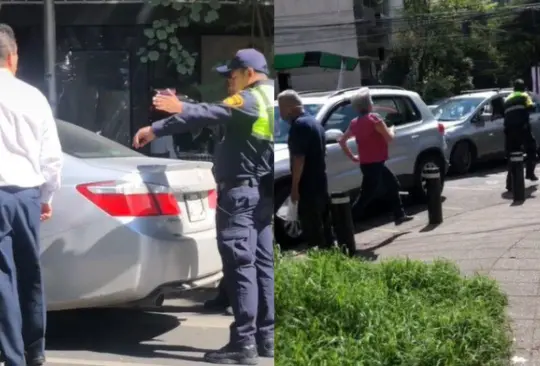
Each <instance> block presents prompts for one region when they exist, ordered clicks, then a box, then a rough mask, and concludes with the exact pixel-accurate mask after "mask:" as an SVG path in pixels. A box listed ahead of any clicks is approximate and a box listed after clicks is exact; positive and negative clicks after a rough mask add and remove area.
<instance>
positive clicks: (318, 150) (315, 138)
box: [288, 113, 328, 196]
mask: <svg viewBox="0 0 540 366" xmlns="http://www.w3.org/2000/svg"><path fill="white" fill-rule="evenodd" d="M288 145H289V152H290V154H291V170H292V157H293V156H295V155H296V156H304V157H305V158H304V170H303V171H302V177H301V178H300V184H299V190H300V195H301V196H302V195H306V194H316V195H320V194H327V193H328V182H327V178H326V159H325V158H326V137H325V135H324V128H323V127H322V125H321V124H320V123H319V122H318V121H317V120H316V119H315V117H313V116H312V115H310V114H307V113H304V114H302V115H301V116H299V117H298V118H296V119H295V120H294V121H293V122H292V123H291V128H290V130H289V140H288Z"/></svg>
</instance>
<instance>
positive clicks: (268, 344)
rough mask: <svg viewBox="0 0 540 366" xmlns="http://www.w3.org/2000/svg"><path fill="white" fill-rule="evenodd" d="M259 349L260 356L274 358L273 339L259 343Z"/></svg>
mask: <svg viewBox="0 0 540 366" xmlns="http://www.w3.org/2000/svg"><path fill="white" fill-rule="evenodd" d="M257 349H258V350H259V356H261V357H267V358H274V340H273V339H272V338H270V339H265V340H263V341H261V342H259V343H258V345H257Z"/></svg>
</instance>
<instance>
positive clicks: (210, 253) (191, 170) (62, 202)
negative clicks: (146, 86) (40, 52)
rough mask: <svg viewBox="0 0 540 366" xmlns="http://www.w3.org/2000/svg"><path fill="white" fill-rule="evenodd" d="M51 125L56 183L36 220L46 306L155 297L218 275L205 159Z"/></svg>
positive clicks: (158, 299)
mask: <svg viewBox="0 0 540 366" xmlns="http://www.w3.org/2000/svg"><path fill="white" fill-rule="evenodd" d="M57 126H58V133H59V136H60V141H61V143H62V148H63V151H64V157H65V163H64V169H63V177H62V187H61V189H60V190H59V192H57V193H56V195H55V198H54V202H53V209H54V214H53V217H52V218H51V219H50V220H49V221H47V222H45V223H44V224H43V225H42V229H41V245H42V248H41V260H42V266H43V276H44V281H45V286H46V295H47V302H48V306H49V310H62V309H73V308H88V307H103V306H112V305H124V304H133V305H135V304H145V305H146V304H148V302H151V303H158V304H159V302H161V301H162V300H163V296H164V295H166V294H167V293H168V292H169V291H179V290H189V289H192V288H195V287H199V286H205V285H210V284H214V283H216V282H217V281H219V280H220V279H221V277H222V273H221V269H222V265H221V259H220V256H219V253H218V250H217V245H216V232H215V210H216V191H215V183H214V179H213V176H212V173H211V164H210V163H205V162H190V161H179V160H170V159H158V158H149V157H146V156H145V155H142V154H140V153H138V152H135V151H132V150H131V149H129V148H127V147H124V146H122V145H120V144H118V143H116V142H113V141H111V140H109V139H106V138H104V137H101V136H99V135H96V134H95V133H92V132H90V131H87V130H85V129H83V128H80V127H77V126H75V125H73V124H70V123H67V122H63V121H58V124H57Z"/></svg>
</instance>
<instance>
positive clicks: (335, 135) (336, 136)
mask: <svg viewBox="0 0 540 366" xmlns="http://www.w3.org/2000/svg"><path fill="white" fill-rule="evenodd" d="M324 136H325V137H326V143H327V144H335V143H337V142H338V141H339V140H340V139H341V137H343V132H342V131H341V130H338V129H337V128H332V129H330V130H327V131H325V133H324Z"/></svg>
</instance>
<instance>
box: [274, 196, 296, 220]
mask: <svg viewBox="0 0 540 366" xmlns="http://www.w3.org/2000/svg"><path fill="white" fill-rule="evenodd" d="M276 216H278V217H279V218H280V219H282V220H285V221H289V222H290V221H298V204H297V203H294V202H293V201H291V197H289V198H287V199H286V200H285V202H284V203H283V205H281V207H280V208H279V210H278V211H277V212H276Z"/></svg>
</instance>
